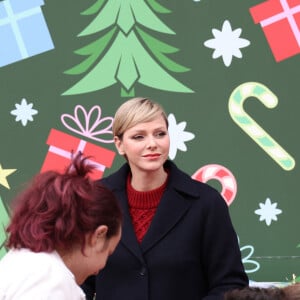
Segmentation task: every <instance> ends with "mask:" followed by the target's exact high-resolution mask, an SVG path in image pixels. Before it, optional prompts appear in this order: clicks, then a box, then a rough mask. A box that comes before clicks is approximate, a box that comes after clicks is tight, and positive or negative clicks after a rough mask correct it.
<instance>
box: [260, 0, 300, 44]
mask: <svg viewBox="0 0 300 300" xmlns="http://www.w3.org/2000/svg"><path fill="white" fill-rule="evenodd" d="M280 3H281V6H282V8H283V12H281V13H279V14H277V15H275V16H272V17H270V18H267V19H265V20H263V21H261V22H260V24H261V26H262V27H264V26H268V25H270V24H273V23H275V22H278V21H280V20H282V19H285V18H286V19H287V20H288V22H289V24H290V26H291V29H292V32H293V34H294V36H295V39H296V41H297V44H298V46H299V47H300V33H299V29H298V26H297V23H296V21H295V18H294V14H296V13H298V12H300V5H298V6H295V7H293V8H290V7H289V5H288V3H287V1H286V0H280Z"/></svg>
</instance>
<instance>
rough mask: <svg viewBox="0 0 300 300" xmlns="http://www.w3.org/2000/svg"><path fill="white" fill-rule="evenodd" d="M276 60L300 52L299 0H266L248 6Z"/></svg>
mask: <svg viewBox="0 0 300 300" xmlns="http://www.w3.org/2000/svg"><path fill="white" fill-rule="evenodd" d="M250 14H251V16H252V18H253V20H254V22H255V24H257V23H260V25H261V26H262V28H263V31H264V34H265V36H266V39H267V41H268V43H269V46H270V47H271V50H272V53H273V55H274V57H275V60H276V61H277V62H279V61H281V60H284V59H286V58H289V57H291V56H293V55H296V54H298V53H300V32H299V26H300V1H299V0H267V1H265V2H263V3H260V4H258V5H255V6H253V7H251V8H250Z"/></svg>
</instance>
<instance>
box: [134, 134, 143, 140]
mask: <svg viewBox="0 0 300 300" xmlns="http://www.w3.org/2000/svg"><path fill="white" fill-rule="evenodd" d="M143 137H144V136H143V135H135V136H133V137H132V138H133V139H134V140H141V139H143Z"/></svg>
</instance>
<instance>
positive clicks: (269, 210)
mask: <svg viewBox="0 0 300 300" xmlns="http://www.w3.org/2000/svg"><path fill="white" fill-rule="evenodd" d="M259 207H260V209H257V210H255V213H256V214H257V215H259V216H260V218H259V221H264V220H265V221H266V224H267V225H268V226H270V225H271V222H272V220H273V221H277V215H279V214H281V213H282V210H281V209H278V208H276V207H277V203H276V202H275V203H272V202H271V200H270V198H267V199H266V202H265V203H259Z"/></svg>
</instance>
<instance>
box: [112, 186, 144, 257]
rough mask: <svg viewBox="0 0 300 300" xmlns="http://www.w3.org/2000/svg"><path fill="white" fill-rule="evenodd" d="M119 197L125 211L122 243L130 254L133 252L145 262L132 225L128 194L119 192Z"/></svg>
mask: <svg viewBox="0 0 300 300" xmlns="http://www.w3.org/2000/svg"><path fill="white" fill-rule="evenodd" d="M117 197H118V199H119V200H120V204H121V208H122V211H123V226H122V236H121V241H120V242H121V243H122V244H123V245H124V246H125V247H126V248H127V249H128V250H129V251H130V252H132V254H134V255H135V256H136V257H137V258H138V259H139V260H140V261H141V262H144V259H143V255H142V252H141V248H140V245H139V243H138V241H137V238H136V235H135V232H134V228H133V225H132V221H131V217H130V214H129V209H128V203H127V198H126V192H125V191H121V192H118V195H117Z"/></svg>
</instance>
